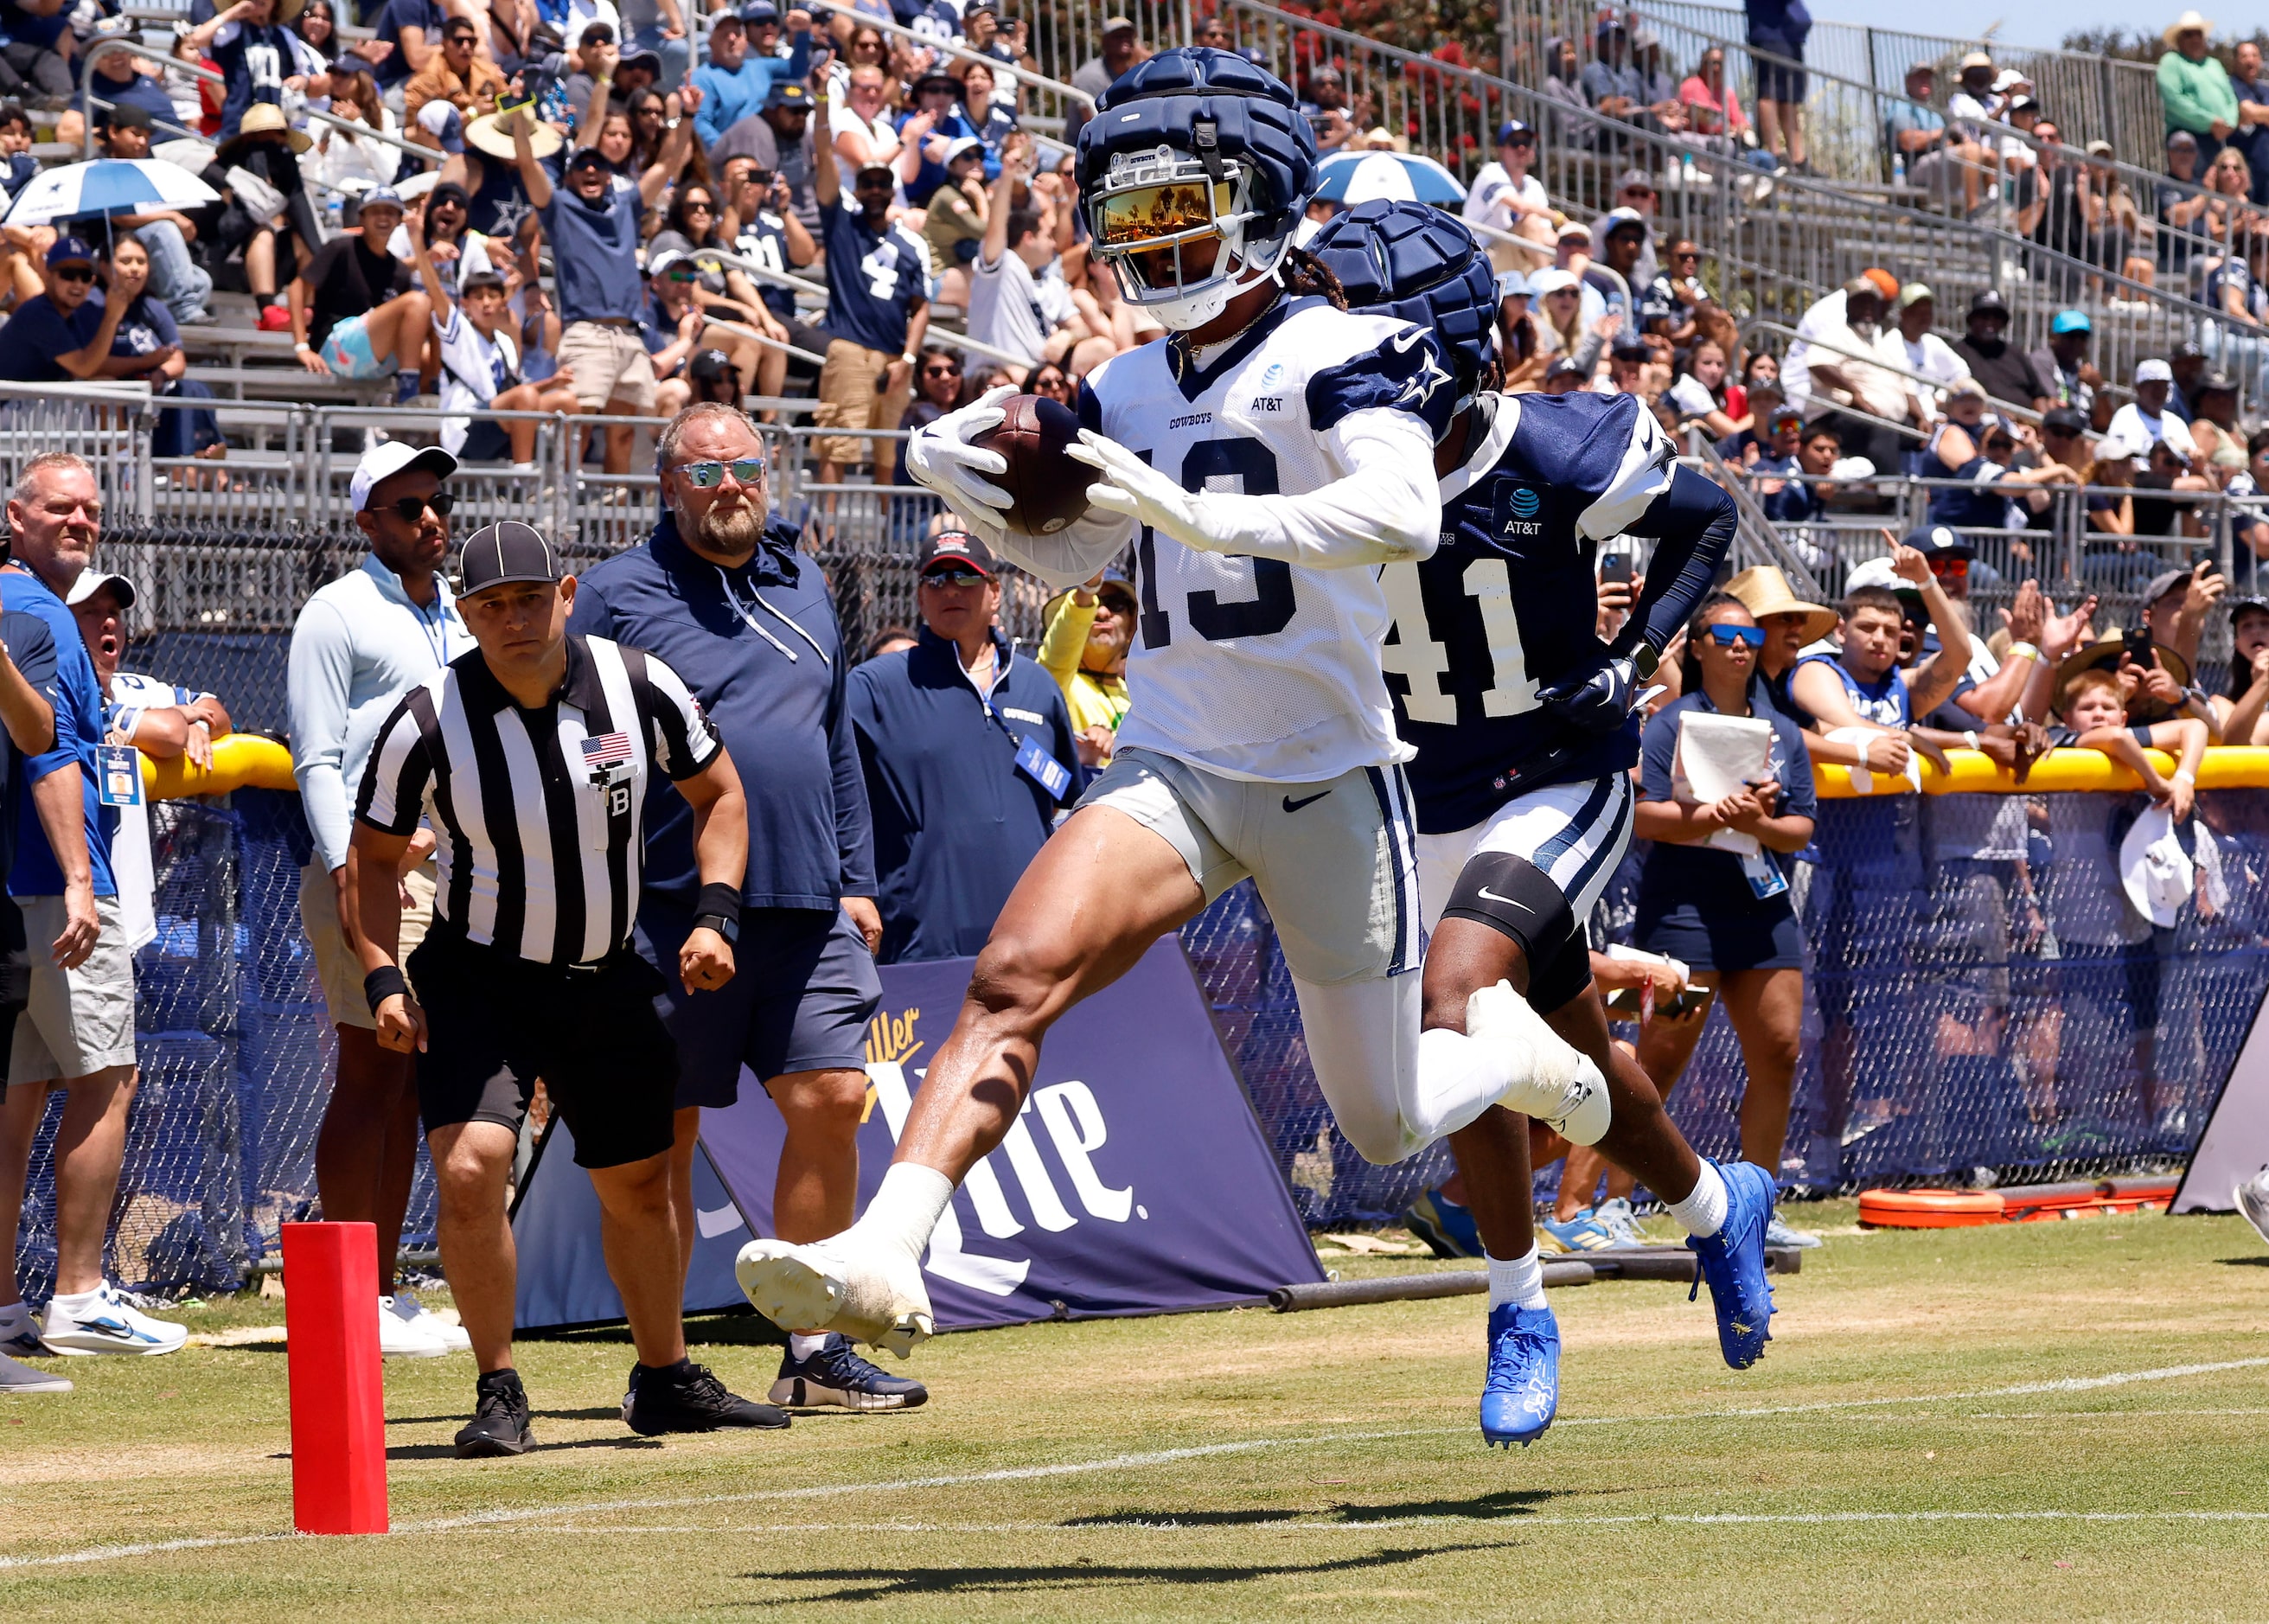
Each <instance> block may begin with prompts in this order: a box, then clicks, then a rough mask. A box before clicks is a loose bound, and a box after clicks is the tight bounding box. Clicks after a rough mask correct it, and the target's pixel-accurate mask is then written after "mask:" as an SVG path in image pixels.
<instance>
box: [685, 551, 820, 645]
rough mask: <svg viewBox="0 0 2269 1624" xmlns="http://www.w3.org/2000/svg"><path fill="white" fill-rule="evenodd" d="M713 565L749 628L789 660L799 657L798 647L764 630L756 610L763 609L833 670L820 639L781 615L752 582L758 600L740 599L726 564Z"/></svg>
mask: <svg viewBox="0 0 2269 1624" xmlns="http://www.w3.org/2000/svg"><path fill="white" fill-rule="evenodd" d="M710 567H712V568H713V569H715V570H716V572H717V582H718V585H720V586H721V587H724V589H725V601H726V602H728V603H730V604H731V605H732V606H733V608H734V609H735V610H736V611H737V612H738V613H739V615H740V616H741V618H742V619H743V620H744V621H746V622H747V623H748V626H749V630H750V631H753V632H755V633H756V634H757V635H758V637H760V638H762V639H764V640H765V642H767V643H769V644H771V645H772V646H773V647H774V648H777V649H778V650H780V653H783V654H786V655H787V657H788V659H789V660H791V661H794V660H795V659H796V658H797V655H796V652H795V650H794V649H792V648H790V647H789V646H787V644H785V643H783V642H781V641H780V639H778V638H776V637H774V636H773V635H772V633H771V632H770V631H766V630H765V625H764V623H763V622H762V621H760V620H758V618H757V610H758V609H763V610H764V611H765V613H766V614H767V615H770V616H772V618H773V619H774V620H777V621H779V622H780V624H783V625H785V626H787V629H788V630H789V631H793V632H795V634H796V636H798V637H800V638H802V639H803V640H804V641H805V642H807V643H809V644H810V645H811V652H812V653H815V654H817V655H818V656H819V663H820V665H821V666H822V667H823V668H825V669H827V670H833V669H834V662H833V661H831V660H829V659H828V658H827V651H826V650H825V649H824V648H822V647H821V646H819V639H817V638H816V637H814V636H812V635H811V633H810V632H809V631H805V630H804V629H803V628H802V626H801V625H799V624H797V623H796V622H795V619H793V618H792V617H791V616H787V615H783V614H781V613H780V611H779V610H778V609H774V608H773V607H772V605H771V604H770V603H768V602H765V594H763V593H761V592H758V590H757V588H756V586H755V584H754V583H753V582H751V583H750V587H749V596H750V598H752V599H754V600H755V602H754V603H743V602H741V594H740V593H739V592H738V591H737V590H736V589H735V587H734V586H733V578H732V577H731V576H729V575H728V574H726V573H725V572H724V569H723V567H722V566H721V565H712V566H710Z"/></svg>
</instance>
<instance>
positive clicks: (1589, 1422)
mask: <svg viewBox="0 0 2269 1624" xmlns="http://www.w3.org/2000/svg"><path fill="white" fill-rule="evenodd" d="M2265 1365H2269V1357H2264V1358H2257V1359H2226V1360H2221V1361H2219V1362H2214V1363H2212V1364H2186V1365H2166V1366H2162V1367H2160V1368H2157V1369H2148V1370H2120V1371H2115V1372H2113V1373H2111V1374H2110V1375H2108V1376H2083V1377H2065V1378H2063V1379H2062V1380H2058V1381H2052V1382H2025V1383H2021V1384H2017V1385H2015V1386H2012V1387H1993V1388H1984V1389H1981V1390H1978V1391H1971V1392H1957V1393H1918V1394H1911V1395H1905V1396H1902V1397H1898V1398H1890V1399H1832V1400H1829V1401H1826V1402H1823V1403H1819V1404H1790V1405H1773V1406H1763V1407H1758V1408H1752V1409H1737V1410H1698V1411H1694V1412H1690V1413H1689V1414H1682V1415H1681V1414H1665V1415H1596V1416H1570V1417H1564V1418H1563V1419H1562V1420H1561V1421H1558V1422H1556V1423H1555V1424H1556V1425H1558V1426H1561V1427H1580V1426H1615V1425H1631V1424H1636V1423H1650V1424H1656V1425H1660V1424H1664V1423H1676V1422H1680V1421H1741V1420H1746V1419H1750V1418H1753V1417H1760V1416H1775V1415H1802V1414H1818V1413H1822V1412H1828V1411H1836V1410H1858V1409H1869V1408H1876V1407H1881V1406H1887V1405H1898V1404H1955V1403H1962V1402H1966V1401H1968V1400H1970V1399H2014V1398H2021V1397H2026V1396H2029V1395H2032V1394H2039V1393H2058V1392H2090V1391H2097V1390H2099V1389H2102V1388H2106V1387H2121V1386H2125V1385H2128V1384H2132V1383H2137V1382H2170V1381H2179V1380H2182V1379H2184V1378H2185V1377H2194V1376H2213V1375H2219V1374H2221V1372H2223V1371H2228V1370H2250V1369H2259V1368H2261V1367H2263V1366H2265ZM2113 1413H2114V1414H2117V1413H2118V1412H2113ZM2200 1413H2201V1414H2205V1413H2207V1412H2200ZM1471 1430H1472V1428H1470V1427H1417V1428H1401V1429H1398V1430H1395V1431H1391V1432H1334V1433H1314V1434H1309V1435H1306V1436H1298V1437H1282V1438H1249V1439H1245V1440H1242V1441H1239V1442H1237V1443H1202V1444H1194V1445H1192V1446H1190V1447H1187V1448H1184V1449H1171V1450H1153V1451H1149V1452H1147V1453H1142V1454H1131V1455H1129V1454H1121V1455H1110V1456H1105V1457H1103V1458H1099V1459H1093V1460H1079V1461H1064V1462H1060V1463H1057V1464H1053V1465H1036V1466H1002V1467H999V1468H996V1469H994V1470H993V1471H990V1472H968V1473H950V1474H942V1475H939V1476H935V1477H921V1478H886V1479H883V1480H869V1481H866V1482H858V1483H820V1484H814V1485H811V1486H809V1487H802V1488H770V1489H754V1490H750V1491H747V1492H744V1493H741V1494H733V1495H679V1496H673V1497H671V1498H668V1499H637V1500H601V1501H588V1500H587V1501H576V1502H565V1503H562V1504H558V1505H551V1506H524V1507H506V1508H499V1510H493V1511H476V1512H471V1513H469V1514H467V1515H464V1516H462V1517H436V1518H431V1519H428V1520H425V1521H421V1522H414V1523H403V1524H397V1525H396V1526H395V1528H394V1529H392V1530H391V1531H390V1535H389V1536H382V1537H392V1536H399V1535H406V1534H430V1533H443V1532H449V1531H451V1530H455V1529H465V1528H480V1527H492V1526H498V1525H503V1524H527V1523H531V1522H535V1521H537V1520H539V1519H541V1518H545V1517H572V1516H584V1517H588V1516H591V1515H594V1514H600V1513H607V1512H614V1511H664V1510H689V1509H691V1508H694V1507H698V1506H721V1505H745V1504H749V1503H751V1502H758V1501H777V1500H810V1499H821V1498H826V1497H830V1496H834V1495H889V1494H904V1493H906V1492H908V1491H910V1490H915V1489H926V1488H957V1487H965V1486H967V1485H971V1484H978V1483H1012V1482H1022V1481H1026V1480H1032V1479H1039V1478H1053V1477H1071V1476H1076V1475H1080V1474H1083V1473H1097V1472H1135V1471H1142V1470H1144V1469H1146V1468H1149V1467H1153V1466H1165V1465H1177V1464H1179V1463H1180V1462H1182V1461H1186V1460H1202V1459H1206V1458H1211V1457H1216V1456H1222V1455H1238V1454H1250V1453H1253V1452H1254V1451H1261V1450H1279V1449H1294V1448H1299V1447H1303V1446H1306V1445H1312V1444H1321V1443H1378V1442H1384V1441H1386V1440H1388V1439H1393V1438H1416V1437H1438V1436H1455V1435H1458V1434H1460V1433H1466V1432H1470V1431H1471ZM2154 1517H2156V1518H2165V1519H2169V1520H2183V1519H2190V1520H2203V1521H2214V1520H2225V1521H2241V1520H2254V1519H2256V1518H2258V1517H2269V1513H2256V1512H2250V1511H2229V1512H2207V1511H2199V1512H2183V1511H2169V1512H2140V1511H2139V1512H2076V1511H1912V1512H1903V1511H1902V1512H1871V1511H1852V1512H1836V1511H1822V1512H1810V1513H1800V1514H1795V1513H1792V1514H1789V1515H1785V1516H1780V1515H1765V1514H1758V1515H1755V1516H1746V1515H1742V1514H1734V1513H1728V1514H1726V1515H1723V1516H1695V1517H1678V1516H1674V1515H1651V1514H1650V1515H1633V1516H1630V1517H1590V1518H1572V1517H1563V1518H1552V1517H1521V1518H1518V1519H1511V1520H1516V1521H1517V1522H1518V1523H1519V1525H1520V1526H1522V1527H1534V1526H1539V1525H1557V1526H1565V1527H1579V1526H1593V1525H1596V1526H1602V1527H1604V1526H1608V1525H1611V1524H1625V1523H1661V1524H1696V1525H1704V1524H1711V1523H1718V1522H1744V1521H1747V1522H1757V1523H1796V1522H1816V1523H1834V1522H1872V1521H1899V1520H1907V1521H1918V1520H1928V1519H1936V1520H1940V1521H1945V1520H1963V1519H1974V1520H1981V1521H1996V1520H2018V1519H2025V1518H2035V1519H2051V1518H2073V1519H2078V1520H2094V1521H2137V1520H2146V1519H2149V1518H2154ZM1407 1520H1408V1521H1413V1522H1424V1521H1437V1520H1445V1519H1434V1518H1415V1519H1407ZM1474 1520H1480V1521H1501V1520H1507V1519H1498V1518H1482V1519H1474ZM1147 1525H1148V1524H1093V1526H1102V1527H1132V1526H1147ZM1254 1525H1255V1526H1256V1527H1261V1528H1301V1527H1312V1528H1316V1529H1327V1528H1329V1529H1345V1528H1385V1527H1392V1526H1395V1525H1397V1524H1395V1523H1390V1522H1373V1523H1349V1524H1341V1523H1319V1524H1297V1523H1262V1524H1254ZM861 1526H866V1525H864V1524H862V1525H861ZM1032 1526H1033V1527H1034V1528H1051V1529H1059V1528H1061V1524H1053V1523H1046V1524H1032ZM915 1528H916V1531H917V1532H919V1531H920V1525H915ZM625 1532H632V1531H631V1530H627V1529H626V1530H625ZM703 1532H713V1531H710V1530H704V1531H703ZM299 1537H300V1536H299V1535H297V1534H288V1533H279V1534H230V1535H219V1536H214V1537H211V1538H204V1539H166V1540H158V1541H152V1542H151V1543H148V1544H144V1545H109V1546H93V1547H92V1548H90V1549H86V1550H80V1551H67V1552H63V1553H60V1554H55V1555H52V1556H0V1571H6V1570H9V1569H19V1568H57V1567H66V1566H71V1565H76V1564H81V1563H86V1562H104V1561H124V1560H126V1559H129V1558H131V1557H137V1556H156V1555H164V1554H169V1553H172V1552H176V1551H209V1550H218V1549H221V1548H223V1547H225V1546H240V1545H262V1544H267V1543H270V1542H273V1541H277V1540H285V1539H298V1538H299Z"/></svg>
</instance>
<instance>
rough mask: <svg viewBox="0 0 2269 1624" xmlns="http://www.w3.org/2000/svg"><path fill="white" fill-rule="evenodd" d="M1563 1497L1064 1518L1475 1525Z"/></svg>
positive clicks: (1508, 1495) (1147, 1523) (1206, 1524)
mask: <svg viewBox="0 0 2269 1624" xmlns="http://www.w3.org/2000/svg"><path fill="white" fill-rule="evenodd" d="M1559 1498H1561V1495H1559V1493H1558V1492H1557V1491H1556V1490H1552V1489H1545V1488H1508V1489H1501V1490H1499V1491H1498V1492H1497V1493H1496V1494H1493V1495H1476V1496H1475V1497H1474V1498H1473V1499H1470V1500H1406V1501H1401V1502H1395V1503H1393V1504H1388V1505H1370V1506H1355V1505H1336V1506H1332V1507H1329V1508H1328V1509H1327V1510H1320V1511H1314V1510H1305V1509H1304V1508H1301V1507H1296V1506H1252V1507H1247V1508H1245V1510H1233V1511H1113V1512H1110V1513H1107V1514H1105V1515H1103V1516H1098V1517H1067V1518H1065V1519H1064V1521H1063V1523H1062V1524H1061V1526H1063V1527H1065V1528H1240V1527H1245V1528H1251V1527H1265V1526H1267V1525H1268V1524H1271V1523H1318V1522H1341V1523H1349V1524H1361V1523H1392V1522H1401V1521H1402V1520H1404V1519H1406V1518H1409V1517H1461V1518H1465V1519H1467V1520H1469V1521H1481V1520H1485V1519H1489V1518H1495V1517H1527V1516H1529V1515H1531V1514H1532V1513H1534V1512H1535V1511H1536V1510H1540V1509H1541V1508H1542V1507H1544V1506H1547V1505H1549V1504H1550V1503H1551V1502H1554V1501H1555V1500H1557V1499H1559Z"/></svg>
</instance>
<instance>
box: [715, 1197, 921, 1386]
mask: <svg viewBox="0 0 2269 1624" xmlns="http://www.w3.org/2000/svg"><path fill="white" fill-rule="evenodd" d="M733 1276H734V1278H735V1280H737V1281H740V1283H741V1290H742V1291H743V1294H745V1295H746V1296H747V1297H748V1299H749V1301H750V1302H751V1303H755V1304H756V1306H757V1311H758V1313H760V1314H763V1315H764V1316H765V1318H767V1319H770V1320H771V1321H772V1324H774V1325H778V1326H780V1329H782V1330H783V1331H807V1332H817V1331H836V1332H841V1333H842V1334H843V1335H845V1336H847V1337H849V1338H850V1339H851V1340H853V1341H854V1342H865V1343H867V1344H868V1345H869V1346H870V1347H881V1348H887V1349H888V1350H889V1351H890V1352H891V1353H893V1354H896V1355H898V1357H899V1358H901V1359H904V1358H905V1357H906V1356H907V1355H909V1354H911V1353H913V1350H914V1347H915V1345H916V1344H918V1343H920V1342H926V1341H928V1340H929V1338H930V1336H931V1334H932V1333H933V1332H935V1330H936V1322H935V1320H934V1319H933V1318H931V1316H930V1310H929V1293H928V1290H927V1289H925V1288H924V1287H923V1285H922V1279H921V1265H920V1263H919V1262H918V1261H917V1260H915V1259H913V1258H910V1257H908V1256H906V1255H905V1253H904V1252H902V1251H898V1249H897V1248H896V1247H893V1246H888V1245H879V1246H878V1245H876V1244H874V1243H873V1242H871V1241H864V1240H862V1239H861V1237H860V1236H859V1233H858V1231H857V1230H856V1229H846V1230H845V1231H844V1232H843V1233H842V1234H840V1235H836V1236H830V1237H828V1238H827V1239H826V1240H824V1241H814V1242H812V1243H810V1244H808V1245H802V1246H798V1245H794V1244H790V1243H788V1242H787V1241H772V1240H760V1241H750V1243H749V1244H747V1245H745V1246H743V1247H742V1248H741V1255H740V1256H739V1257H738V1258H737V1259H735V1260H734V1263H733Z"/></svg>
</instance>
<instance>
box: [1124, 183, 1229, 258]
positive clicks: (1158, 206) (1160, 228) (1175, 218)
mask: <svg viewBox="0 0 2269 1624" xmlns="http://www.w3.org/2000/svg"><path fill="white" fill-rule="evenodd" d="M1231 207H1232V205H1231V194H1230V185H1229V182H1228V181H1216V182H1215V183H1214V186H1213V188H1212V203H1211V206H1210V207H1208V203H1207V190H1206V182H1205V181H1203V180H1196V181H1170V182H1168V183H1167V184H1166V185H1164V186H1138V187H1133V188H1128V189H1127V190H1126V191H1123V192H1112V193H1109V194H1107V195H1106V196H1104V197H1103V198H1102V200H1101V201H1100V202H1099V203H1098V204H1097V205H1096V212H1097V213H1098V215H1100V216H1101V217H1102V218H1101V223H1100V229H1099V230H1098V233H1097V238H1098V243H1099V245H1100V246H1101V247H1105V248H1107V249H1127V248H1133V247H1138V246H1153V247H1166V246H1168V245H1170V244H1172V243H1176V242H1181V241H1186V240H1188V239H1190V238H1193V237H1201V236H1203V235H1204V234H1205V233H1208V232H1212V231H1217V230H1218V229H1220V227H1219V221H1220V220H1221V218H1223V217H1224V216H1226V215H1228V214H1229V213H1230V212H1231Z"/></svg>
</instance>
